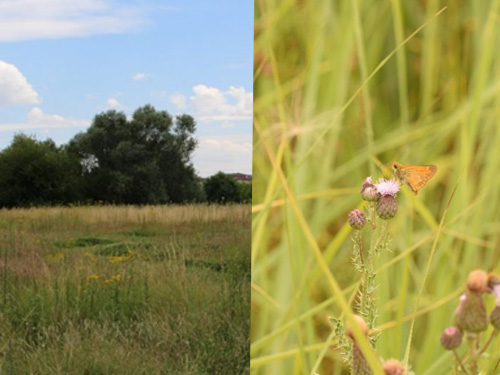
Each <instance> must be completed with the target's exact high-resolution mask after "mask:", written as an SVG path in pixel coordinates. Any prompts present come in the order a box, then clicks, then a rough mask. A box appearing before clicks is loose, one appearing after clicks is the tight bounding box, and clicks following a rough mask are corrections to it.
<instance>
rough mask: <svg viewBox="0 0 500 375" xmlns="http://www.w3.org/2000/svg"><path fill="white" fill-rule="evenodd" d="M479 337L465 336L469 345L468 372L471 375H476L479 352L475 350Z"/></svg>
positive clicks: (472, 334)
mask: <svg viewBox="0 0 500 375" xmlns="http://www.w3.org/2000/svg"><path fill="white" fill-rule="evenodd" d="M478 340H479V335H478V334H476V333H468V334H467V343H468V344H469V356H470V365H469V370H470V373H471V374H472V375H478V372H477V357H478V353H479V351H478V350H477V342H478Z"/></svg>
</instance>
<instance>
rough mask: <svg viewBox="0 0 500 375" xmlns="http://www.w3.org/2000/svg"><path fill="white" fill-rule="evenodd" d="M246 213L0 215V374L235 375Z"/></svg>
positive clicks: (245, 272)
mask: <svg viewBox="0 0 500 375" xmlns="http://www.w3.org/2000/svg"><path fill="white" fill-rule="evenodd" d="M250 219H251V214H250V207H249V206H248V205H247V206H245V205H233V206H217V205H186V206H149V207H132V206H94V207H68V208H33V209H13V210H0V238H1V241H0V349H1V350H0V373H1V374H15V375H18V374H75V375H76V374H88V375H91V374H92V375H97V374H103V375H104V374H120V375H122V374H130V375H132V374H133V375H137V374H176V375H178V374H179V375H180V374H186V375H187V374H207V375H208V374H228V375H234V374H245V373H248V371H249V370H248V362H249V353H248V345H249V337H248V332H249V328H250V231H249V227H250Z"/></svg>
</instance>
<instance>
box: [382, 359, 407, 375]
mask: <svg viewBox="0 0 500 375" xmlns="http://www.w3.org/2000/svg"><path fill="white" fill-rule="evenodd" d="M383 368H384V372H385V373H386V374H387V375H404V374H405V373H406V371H405V369H404V367H403V365H402V364H401V362H399V361H398V360H397V359H388V360H387V361H385V362H384V365H383Z"/></svg>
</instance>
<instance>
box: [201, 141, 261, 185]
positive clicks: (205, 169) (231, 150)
mask: <svg viewBox="0 0 500 375" xmlns="http://www.w3.org/2000/svg"><path fill="white" fill-rule="evenodd" d="M198 141H199V143H198V147H197V149H196V151H195V153H194V155H193V162H194V166H195V168H196V169H197V171H198V173H199V174H200V175H201V176H202V177H208V176H211V175H213V174H215V173H217V172H218V171H223V172H226V173H235V172H241V173H248V174H251V173H252V134H241V135H224V136H211V137H200V138H199V139H198Z"/></svg>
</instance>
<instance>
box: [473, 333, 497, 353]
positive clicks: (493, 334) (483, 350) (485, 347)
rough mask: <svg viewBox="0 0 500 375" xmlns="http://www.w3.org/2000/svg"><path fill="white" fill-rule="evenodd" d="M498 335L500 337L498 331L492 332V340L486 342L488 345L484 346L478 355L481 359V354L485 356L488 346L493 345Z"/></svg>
mask: <svg viewBox="0 0 500 375" xmlns="http://www.w3.org/2000/svg"><path fill="white" fill-rule="evenodd" d="M496 335H498V329H496V328H495V329H494V330H493V332H491V335H490V338H489V339H488V341H487V342H486V344H484V346H483V347H482V348H481V350H480V351H479V352H478V353H477V356H478V357H479V356H480V355H481V354H483V353H484V352H485V351H486V349H488V346H489V345H490V344H491V342H492V341H493V339H494V338H495V337H496Z"/></svg>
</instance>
